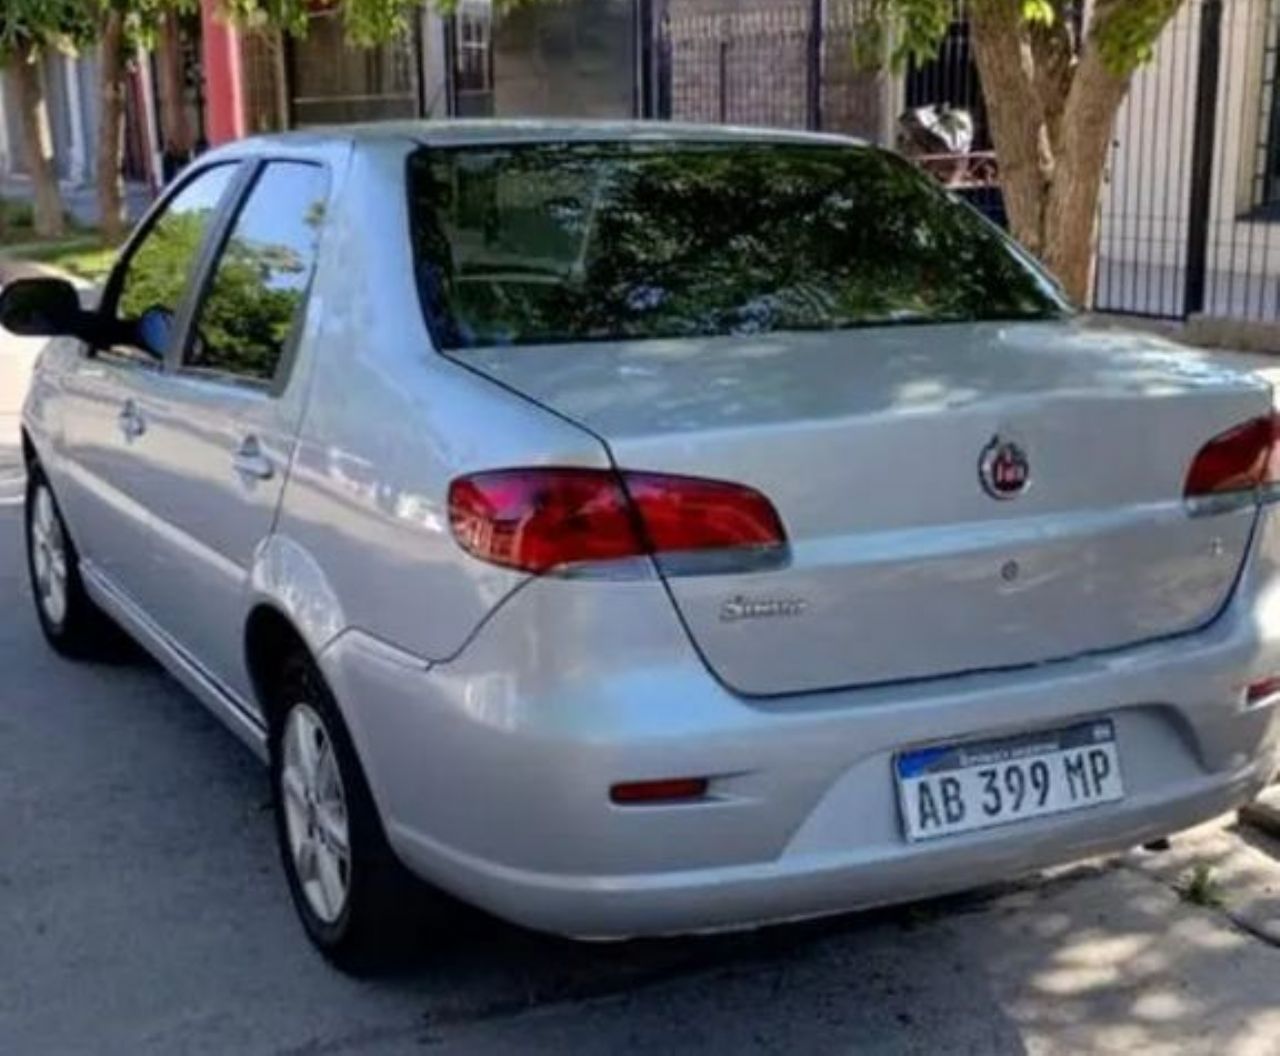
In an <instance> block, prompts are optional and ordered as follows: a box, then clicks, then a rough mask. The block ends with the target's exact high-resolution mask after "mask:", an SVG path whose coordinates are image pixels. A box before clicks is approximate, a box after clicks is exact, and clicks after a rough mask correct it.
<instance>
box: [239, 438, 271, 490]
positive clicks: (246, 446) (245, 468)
mask: <svg viewBox="0 0 1280 1056" xmlns="http://www.w3.org/2000/svg"><path fill="white" fill-rule="evenodd" d="M231 465H232V466H233V467H235V471H236V472H237V473H239V474H240V476H242V477H245V478H248V479H252V480H270V479H271V477H272V475H273V474H274V473H275V467H274V466H273V465H272V464H271V459H269V458H268V457H267V456H266V455H265V454H263V451H262V444H261V443H260V442H259V441H258V438H257V437H256V436H253V435H252V434H250V435H249V436H246V437H245V438H244V439H243V440H241V441H240V447H239V449H238V450H237V451H236V453H235V455H234V457H233V458H232V459H231Z"/></svg>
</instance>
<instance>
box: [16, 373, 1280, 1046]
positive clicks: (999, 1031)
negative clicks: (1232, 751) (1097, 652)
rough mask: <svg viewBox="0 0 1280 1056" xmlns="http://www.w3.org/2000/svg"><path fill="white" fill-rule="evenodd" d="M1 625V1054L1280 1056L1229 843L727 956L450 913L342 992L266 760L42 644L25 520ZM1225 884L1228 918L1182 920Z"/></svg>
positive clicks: (1259, 942) (1189, 841)
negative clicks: (444, 932) (409, 949)
mask: <svg viewBox="0 0 1280 1056" xmlns="http://www.w3.org/2000/svg"><path fill="white" fill-rule="evenodd" d="M10 353H11V350H9V349H5V348H0V361H3V358H4V356H6V355H8V354H10ZM0 612H3V618H2V619H0V1053H3V1054H6V1056H7V1054H9V1053H13V1054H24V1056H26V1054H40V1056H43V1054H46V1053H48V1054H59V1056H61V1054H67V1056H75V1054H78V1053H93V1054H98V1053H108V1054H113V1053H121V1054H129V1056H134V1054H146V1053H163V1054H173V1053H234V1054H237V1056H240V1054H254V1053H317V1054H320V1053H325V1054H347V1053H375V1054H401V1053H414V1052H420V1051H442V1052H445V1053H453V1052H467V1053H471V1052H475V1053H522V1054H523V1053H543V1052H546V1053H551V1052H572V1053H575V1054H578V1053H587V1054H591V1053H602V1054H603V1053H608V1054H616V1053H632V1052H634V1053H653V1054H656V1056H672V1054H679V1053H684V1052H698V1053H701V1054H716V1053H733V1054H735V1056H736V1054H742V1053H753V1052H785V1053H796V1052H799V1053H805V1054H809V1053H816V1054H826V1053H831V1054H834V1053H854V1052H857V1053H864V1052H884V1053H890V1052H892V1053H897V1052H920V1053H931V1054H932V1053H943V1052H945V1053H952V1052H972V1053H982V1054H986V1053H1024V1052H1028V1053H1055V1054H1056V1053H1064V1054H1066V1053H1071V1054H1075V1053H1081V1052H1117V1053H1119V1052H1126V1053H1128V1052H1134V1051H1140V1052H1143V1053H1144V1056H1145V1054H1148V1053H1161V1052H1170V1053H1172V1052H1177V1053H1204V1054H1206V1056H1210V1054H1212V1056H1235V1054H1238V1053H1240V1054H1243V1053H1277V1052H1280V950H1277V949H1276V948H1275V947H1274V946H1272V945H1270V944H1269V943H1268V942H1267V941H1264V940H1263V939H1261V938H1258V937H1256V936H1255V934H1254V932H1259V933H1263V934H1265V933H1266V932H1267V930H1268V922H1269V921H1270V922H1272V923H1280V910H1278V909H1277V906H1278V905H1280V869H1278V867H1277V865H1276V861H1277V858H1276V848H1275V847H1274V846H1273V845H1270V844H1267V843H1266V842H1265V841H1261V840H1257V839H1253V840H1252V842H1246V841H1244V840H1242V838H1241V836H1240V835H1239V834H1237V833H1235V832H1233V831H1231V830H1230V829H1224V828H1223V827H1222V826H1215V827H1210V828H1208V829H1206V830H1204V831H1202V832H1200V833H1198V834H1196V835H1194V836H1191V837H1187V838H1185V839H1183V840H1180V841H1177V842H1176V843H1175V847H1174V850H1173V851H1172V852H1170V853H1169V854H1166V855H1154V856H1152V855H1147V854H1143V853H1138V854H1135V855H1131V856H1129V857H1127V858H1124V859H1121V860H1117V861H1113V862H1107V863H1090V864H1088V865H1085V866H1082V867H1079V868H1075V869H1071V870H1066V871H1063V872H1059V873H1057V874H1054V875H1051V876H1047V877H1040V878H1036V879H1034V880H1032V881H1030V882H1027V883H1024V884H1021V885H1012V886H1009V887H1006V888H1002V889H1000V890H996V891H987V892H984V893H979V894H977V895H972V896H968V897H965V898H960V899H952V900H946V901H941V902H933V903H928V904H923V905H915V906H909V907H905V908H901V909H896V910H893V911H890V912H884V913H873V914H863V915H855V916H850V917H845V918H840V919H837V920H831V921H825V922H820V923H816V924H810V925H804V926H795V927H788V928H778V929H772V930H769V931H766V932H761V933H757V934H754V935H746V936H738V937H729V938H720V939H704V940H682V941H670V942H657V943H633V944H625V945H611V946H586V945H577V944H573V943H568V942H561V941H556V940H553V939H549V938H544V937H540V936H537V935H533V934H530V933H527V932H522V931H519V930H517V929H514V928H511V927H507V926H505V925H502V924H499V923H497V922H494V921H491V920H489V919H487V918H485V917H483V916H481V915H479V914H471V913H460V914H459V916H458V919H457V920H456V921H455V923H454V927H453V929H452V932H451V934H449V935H448V936H446V937H444V938H443V939H442V940H441V941H440V942H439V944H438V945H434V946H424V948H423V951H422V955H421V957H420V958H419V960H418V961H417V962H416V963H415V964H413V965H411V966H410V967H409V968H408V969H406V970H405V971H404V972H403V973H401V974H400V975H398V976H396V977H394V978H390V979H384V980H380V981H377V982H363V983H360V982H353V981H350V980H347V979H345V978H343V977H341V976H339V975H337V974H335V973H334V972H332V971H331V970H329V969H328V968H327V967H326V966H325V965H324V964H323V963H322V962H321V961H320V960H319V959H318V958H317V957H316V956H315V955H313V954H312V953H311V952H310V950H309V949H308V947H307V946H306V945H305V943H304V941H303V938H302V935H301V933H300V931H299V929H298V926H297V925H296V924H295V923H294V919H293V915H292V910H291V908H290V907H289V905H288V899H287V895H286V891H285V887H284V883H283V880H282V879H281V876H280V874H279V871H278V868H277V864H276V858H275V849H274V845H273V842H272V833H271V825H270V818H269V815H268V812H267V788H266V783H265V779H264V776H263V774H262V773H261V772H260V770H259V768H258V766H257V764H256V762H255V761H254V760H253V759H252V757H251V756H250V755H249V754H248V753H247V752H246V751H245V750H244V749H242V748H241V747H240V746H239V744H238V743H237V742H235V741H234V740H233V739H232V738H231V736H230V735H229V734H227V733H225V732H224V731H223V730H222V729H221V727H219V726H218V725H217V724H216V723H215V722H214V721H213V720H212V719H211V718H209V717H208V716H207V715H206V714H205V713H204V712H203V711H202V710H201V708H200V707H199V706H198V705H197V704H196V703H195V702H194V701H193V700H192V699H191V698H190V697H189V696H187V695H186V693H184V692H183V691H182V690H181V689H180V688H179V687H178V686H177V685H176V684H175V683H174V682H173V681H172V680H170V679H169V678H168V677H167V676H165V675H164V674H163V673H162V672H160V671H159V670H158V669H157V668H156V667H154V666H153V665H151V664H149V663H147V662H145V661H139V662H137V663H133V664H126V665H119V666H102V665H78V664H72V663H68V662H65V661H63V660H60V659H58V658H57V657H55V656H54V655H53V654H52V653H51V652H49V651H48V650H47V649H46V648H45V647H44V645H43V643H42V641H41V640H40V637H39V632H38V630H37V628H36V625H35V621H34V619H33V617H32V615H31V601H30V597H29V594H28V590H27V586H26V581H25V575H24V572H23V568H22V558H21V522H20V517H19V509H18V507H17V506H16V505H9V506H7V507H5V506H0ZM1207 861H1213V862H1214V863H1216V865H1215V868H1216V872H1215V875H1216V876H1219V877H1221V878H1222V882H1223V884H1224V889H1223V898H1224V899H1225V901H1226V905H1225V907H1222V908H1202V907H1198V906H1192V905H1189V904H1188V903H1187V902H1186V901H1184V900H1182V899H1180V898H1179V896H1178V894H1177V893H1176V890H1175V887H1176V885H1177V884H1178V883H1179V882H1181V880H1182V878H1183V877H1184V875H1185V872H1186V870H1187V869H1188V868H1189V867H1190V866H1192V865H1193V864H1195V863H1198V862H1207ZM1241 925H1244V926H1243V927H1242V926H1241ZM1246 929H1252V931H1250V930H1246Z"/></svg>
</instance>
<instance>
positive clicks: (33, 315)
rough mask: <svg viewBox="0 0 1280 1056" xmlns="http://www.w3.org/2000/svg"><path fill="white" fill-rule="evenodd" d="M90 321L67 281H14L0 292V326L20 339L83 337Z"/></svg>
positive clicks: (74, 289) (77, 295) (72, 287)
mask: <svg viewBox="0 0 1280 1056" xmlns="http://www.w3.org/2000/svg"><path fill="white" fill-rule="evenodd" d="M90 319H91V315H90V313H88V312H86V311H84V309H82V308H81V307H80V295H79V294H78V293H76V288H75V287H74V286H72V285H71V283H69V282H67V280H66V279H17V280H16V281H14V282H10V283H6V284H5V287H4V289H2V290H0V327H4V329H6V330H8V331H9V332H10V333H13V334H17V335H18V336H19V337H84V336H85V335H86V333H87V331H88V330H89V329H90Z"/></svg>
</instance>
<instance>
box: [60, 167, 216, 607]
mask: <svg viewBox="0 0 1280 1056" xmlns="http://www.w3.org/2000/svg"><path fill="white" fill-rule="evenodd" d="M239 173H240V166H239V165H238V164H237V163H221V164H215V165H212V166H209V167H207V168H204V169H201V170H199V171H197V172H193V173H192V174H191V175H190V176H188V177H186V178H185V179H184V180H183V181H182V182H181V184H180V185H178V186H177V187H176V188H175V190H174V191H173V192H172V193H171V194H170V195H169V196H168V197H167V198H166V200H165V201H164V203H163V204H162V205H160V206H159V207H158V208H157V209H156V210H155V211H154V212H153V213H152V214H151V215H150V216H149V217H148V219H147V220H146V222H145V223H144V224H143V226H142V227H141V228H140V229H139V231H138V233H137V234H136V235H135V236H134V238H133V239H132V240H131V242H130V243H129V244H128V246H127V247H126V249H125V251H124V252H123V254H122V255H121V260H120V262H119V264H117V266H116V268H115V269H114V271H113V273H112V276H111V278H110V280H109V281H108V283H107V287H106V289H105V291H104V293H103V296H102V299H101V302H100V306H99V311H100V312H101V313H102V314H103V315H104V316H106V317H107V318H108V319H110V320H113V321H114V326H113V329H114V330H116V331H117V337H116V340H115V341H114V342H113V343H111V344H109V345H106V346H104V347H99V348H92V347H89V346H88V345H82V346H80V347H79V348H78V349H77V350H76V351H75V354H74V355H73V356H72V357H71V358H70V362H69V364H68V367H67V369H66V371H65V372H64V373H63V375H62V377H61V393H60V397H59V398H60V400H62V401H63V406H64V409H65V414H64V416H63V420H64V421H65V423H66V424H65V428H64V434H63V451H64V454H65V455H66V456H67V457H66V458H65V459H64V460H63V466H62V468H63V472H62V474H61V476H60V479H59V480H58V487H59V499H60V501H61V502H62V504H63V505H64V507H65V508H66V510H67V513H68V519H69V523H70V524H71V525H72V530H73V533H74V535H75V541H76V545H77V546H78V548H79V550H80V553H81V556H82V558H84V560H85V561H86V562H88V563H89V564H90V565H91V566H92V568H93V569H94V570H96V571H97V572H98V573H99V574H100V575H102V576H105V577H106V578H107V579H108V580H109V581H110V584H111V585H112V586H113V587H114V588H115V589H116V590H117V591H119V592H121V593H123V594H124V595H126V596H127V597H128V598H130V599H131V600H136V599H137V597H138V596H139V595H140V594H141V593H142V588H143V587H144V586H145V585H146V583H147V582H148V581H149V579H150V577H151V576H152V575H153V570H152V567H151V566H152V552H153V551H152V545H151V533H150V531H149V529H148V520H149V518H148V514H147V511H146V509H145V506H143V505H141V504H140V502H139V496H140V494H141V493H142V492H143V491H144V490H146V489H145V485H144V483H143V478H144V477H145V474H146V469H147V467H146V464H145V454H146V451H147V449H148V448H149V447H150V446H151V443H152V441H151V440H150V439H149V438H148V436H147V424H146V420H147V414H148V411H149V406H150V403H151V397H152V393H153V390H154V386H155V384H156V382H157V381H158V380H159V378H160V377H161V376H162V374H163V372H164V369H165V368H164V355H165V353H166V351H167V349H166V348H165V347H164V344H163V342H164V335H163V333H157V330H156V328H154V327H153V328H152V330H151V332H150V335H149V336H150V337H151V339H152V342H151V344H150V346H148V343H147V342H146V341H144V340H143V333H142V330H141V328H140V327H139V323H140V320H141V319H142V317H143V315H144V314H146V313H147V312H148V310H150V316H149V319H150V320H151V321H152V322H153V323H154V322H160V323H163V322H164V321H166V320H170V321H171V320H173V319H175V318H177V317H178V316H179V315H180V313H181V312H182V311H183V308H184V305H185V304H186V302H187V301H188V299H189V297H190V293H191V289H192V280H193V279H194V276H195V273H196V270H197V263H198V261H199V259H200V257H201V254H202V252H203V251H204V250H205V244H206V241H207V240H208V239H209V237H210V235H211V232H212V231H213V229H214V227H215V224H216V219H217V217H218V215H219V212H220V210H221V209H222V208H224V206H225V205H226V203H227V202H228V201H229V200H230V198H231V197H232V195H233V191H234V186H235V184H236V183H237V180H238V176H239ZM160 329H163V328H160Z"/></svg>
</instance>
